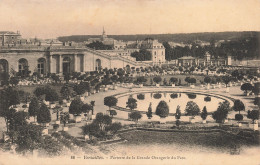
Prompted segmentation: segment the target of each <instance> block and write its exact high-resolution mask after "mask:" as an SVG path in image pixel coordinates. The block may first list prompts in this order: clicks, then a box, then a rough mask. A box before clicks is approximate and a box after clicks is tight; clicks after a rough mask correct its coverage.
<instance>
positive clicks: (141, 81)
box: [136, 76, 147, 84]
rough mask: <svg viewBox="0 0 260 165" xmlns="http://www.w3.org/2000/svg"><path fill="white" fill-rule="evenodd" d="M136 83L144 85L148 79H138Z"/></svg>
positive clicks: (142, 77)
mask: <svg viewBox="0 0 260 165" xmlns="http://www.w3.org/2000/svg"><path fill="white" fill-rule="evenodd" d="M136 81H137V82H138V83H140V84H143V83H145V82H146V81H147V79H146V78H145V77H144V76H141V77H137V79H136Z"/></svg>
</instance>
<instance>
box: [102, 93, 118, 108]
mask: <svg viewBox="0 0 260 165" xmlns="http://www.w3.org/2000/svg"><path fill="white" fill-rule="evenodd" d="M117 101H118V100H117V98H116V97H115V96H108V97H105V98H104V105H106V106H108V107H109V110H111V107H113V106H116V104H117Z"/></svg>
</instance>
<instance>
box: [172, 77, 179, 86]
mask: <svg viewBox="0 0 260 165" xmlns="http://www.w3.org/2000/svg"><path fill="white" fill-rule="evenodd" d="M170 82H171V83H172V87H175V85H176V83H177V82H178V79H177V78H175V77H171V78H170Z"/></svg>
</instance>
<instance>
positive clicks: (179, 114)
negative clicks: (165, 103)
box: [175, 105, 181, 120]
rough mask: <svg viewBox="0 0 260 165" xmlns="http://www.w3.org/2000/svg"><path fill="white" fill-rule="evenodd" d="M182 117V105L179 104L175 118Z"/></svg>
mask: <svg viewBox="0 0 260 165" xmlns="http://www.w3.org/2000/svg"><path fill="white" fill-rule="evenodd" d="M180 118H181V110H180V106H179V105H178V106H177V108H176V113H175V119H177V120H179V119H180Z"/></svg>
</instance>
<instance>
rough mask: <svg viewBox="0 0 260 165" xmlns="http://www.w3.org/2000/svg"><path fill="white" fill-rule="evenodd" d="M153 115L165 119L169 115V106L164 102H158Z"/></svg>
mask: <svg viewBox="0 0 260 165" xmlns="http://www.w3.org/2000/svg"><path fill="white" fill-rule="evenodd" d="M155 114H156V115H158V116H160V117H161V118H165V117H167V116H168V115H169V106H168V104H167V103H166V102H165V101H163V100H162V101H160V102H159V104H158V105H157V107H156V111H155Z"/></svg>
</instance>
